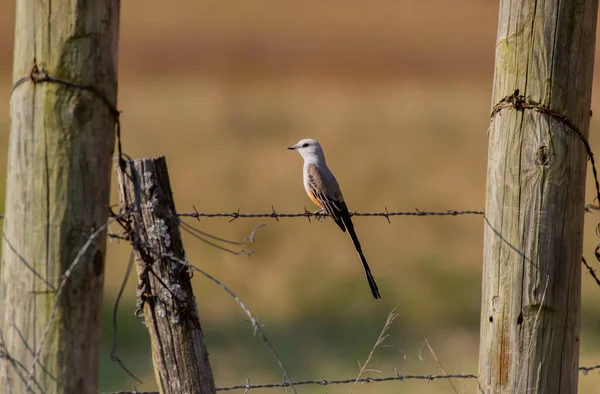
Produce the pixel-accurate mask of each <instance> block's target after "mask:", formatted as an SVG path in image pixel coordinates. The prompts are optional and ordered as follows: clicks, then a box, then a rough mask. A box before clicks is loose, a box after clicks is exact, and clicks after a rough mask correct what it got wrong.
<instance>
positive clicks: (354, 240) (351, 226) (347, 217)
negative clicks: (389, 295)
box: [341, 211, 381, 300]
mask: <svg viewBox="0 0 600 394" xmlns="http://www.w3.org/2000/svg"><path fill="white" fill-rule="evenodd" d="M341 219H342V222H343V223H344V226H345V227H346V230H347V231H348V235H350V238H351V239H352V243H353V244H354V247H355V248H356V251H357V252H358V256H359V257H360V262H361V263H362V265H363V268H364V269H365V275H366V276H367V281H368V282H369V287H370V288H371V293H373V297H375V299H376V300H377V299H381V295H380V294H379V289H378V288H377V283H375V278H373V274H372V273H371V269H370V268H369V264H367V259H366V258H365V255H364V254H363V252H362V247H361V246H360V242H359V241H358V237H357V236H356V232H355V231H354V224H353V223H352V219H351V218H350V214H349V213H348V212H347V211H346V212H344V213H343V214H342V215H341Z"/></svg>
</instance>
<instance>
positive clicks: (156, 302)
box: [117, 157, 215, 394]
mask: <svg viewBox="0 0 600 394" xmlns="http://www.w3.org/2000/svg"><path fill="white" fill-rule="evenodd" d="M133 168H134V169H133V171H132V173H131V176H129V177H128V176H127V175H126V174H124V173H123V172H121V170H120V169H118V170H117V174H118V181H119V195H120V198H121V204H122V205H123V207H125V208H126V209H131V210H132V213H131V215H130V216H131V218H132V219H133V220H132V230H133V231H132V234H131V235H130V237H131V239H132V241H133V245H134V247H135V248H136V255H137V258H136V268H137V272H138V286H139V289H140V293H141V294H140V296H141V297H142V299H143V300H144V303H143V311H144V319H145V322H146V326H147V327H148V331H149V333H150V340H151V342H152V362H153V364H154V374H155V376H156V382H157V385H158V387H159V389H160V392H161V394H186V393H187V394H196V393H202V394H213V393H215V383H214V380H213V375H212V371H211V369H210V364H209V361H208V352H207V351H206V347H205V345H204V335H203V334H202V327H201V326H200V317H199V314H198V308H197V305H196V300H195V298H194V294H193V292H192V285H191V281H190V271H189V270H188V269H187V267H186V266H185V265H183V264H182V263H183V262H184V261H185V258H186V257H185V251H184V249H183V243H182V241H181V233H180V231H179V223H178V217H177V213H176V211H175V203H174V202H173V195H172V192H171V184H170V181H169V173H168V171H167V162H166V160H165V158H164V157H157V158H150V159H140V160H136V161H134V165H133Z"/></svg>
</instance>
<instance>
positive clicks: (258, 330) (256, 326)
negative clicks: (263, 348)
mask: <svg viewBox="0 0 600 394" xmlns="http://www.w3.org/2000/svg"><path fill="white" fill-rule="evenodd" d="M163 257H166V258H168V259H171V261H174V262H176V263H179V264H181V265H183V266H184V267H187V268H188V269H192V270H194V271H196V272H200V273H201V274H202V275H204V276H205V277H207V278H208V279H210V280H212V281H213V282H215V283H216V284H217V285H219V286H221V287H222V288H223V289H224V290H225V291H226V292H227V293H229V295H230V296H231V297H233V299H234V300H235V301H236V302H237V303H238V305H239V306H240V308H242V310H243V311H244V312H245V313H246V316H248V318H249V319H250V323H251V324H252V328H253V330H254V335H257V334H258V335H259V336H260V338H261V339H262V340H263V341H264V342H265V344H266V345H267V347H268V348H269V350H270V351H271V354H273V357H275V360H276V361H277V364H279V368H280V369H281V371H282V372H283V376H284V380H285V381H288V382H290V384H289V385H288V386H286V387H289V388H291V389H292V392H293V393H294V394H296V388H295V387H294V386H295V383H291V381H292V379H291V377H290V374H289V373H288V371H287V369H286V367H285V365H284V364H283V361H281V358H280V357H279V355H278V354H277V351H276V350H275V348H274V347H273V345H272V344H271V342H270V341H269V340H268V339H267V336H266V335H265V334H264V332H263V331H262V329H261V325H260V324H259V323H258V320H257V319H256V318H255V317H254V315H252V312H250V309H248V307H247V306H246V305H245V304H244V303H243V302H242V300H240V298H239V297H238V296H237V295H236V294H235V293H234V292H233V291H231V289H229V287H227V286H226V285H224V284H223V283H222V282H221V281H219V280H218V279H216V278H215V277H213V276H212V275H210V274H208V273H206V272H204V271H203V270H201V269H200V268H198V267H196V266H194V265H193V264H191V263H190V262H189V261H188V260H187V257H186V259H185V260H181V259H179V258H177V257H175V256H174V255H172V254H167V253H163Z"/></svg>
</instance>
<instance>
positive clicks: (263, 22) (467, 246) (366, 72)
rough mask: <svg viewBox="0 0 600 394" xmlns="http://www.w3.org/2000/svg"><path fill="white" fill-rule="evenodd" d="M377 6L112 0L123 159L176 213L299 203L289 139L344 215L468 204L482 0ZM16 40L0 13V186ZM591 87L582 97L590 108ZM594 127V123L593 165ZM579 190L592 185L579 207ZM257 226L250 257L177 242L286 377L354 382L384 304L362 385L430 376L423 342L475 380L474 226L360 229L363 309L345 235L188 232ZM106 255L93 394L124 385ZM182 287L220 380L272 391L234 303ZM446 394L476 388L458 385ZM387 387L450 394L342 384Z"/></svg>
mask: <svg viewBox="0 0 600 394" xmlns="http://www.w3.org/2000/svg"><path fill="white" fill-rule="evenodd" d="M378 3H379V4H377V5H375V4H374V3H369V2H366V1H362V2H361V1H349V0H346V1H341V0H339V1H326V2H281V1H277V0H261V1H258V0H255V1H251V2H250V1H248V2H241V1H239V2H237V1H236V2H234V1H229V2H227V1H202V2H196V1H191V0H187V1H186V0H183V1H179V2H176V3H174V5H167V4H166V3H165V2H163V1H156V0H146V1H143V2H141V1H124V2H123V3H122V12H121V41H120V48H119V64H120V69H119V73H120V75H119V101H118V107H119V109H121V110H122V111H123V113H122V127H123V146H124V150H125V152H126V153H128V154H129V155H131V156H133V157H143V156H152V155H166V157H167V162H168V165H169V169H170V174H171V182H172V186H173V190H174V192H175V199H176V205H177V208H178V210H179V211H181V212H183V211H191V210H192V204H194V205H195V206H196V207H197V208H198V210H200V211H204V212H218V211H234V210H237V209H238V208H239V209H241V211H242V212H261V211H269V210H270V209H271V206H272V205H273V206H274V207H275V209H276V210H277V211H278V212H299V211H302V210H303V209H304V207H307V208H309V209H313V208H314V207H313V206H312V203H311V202H310V201H309V200H308V198H307V197H306V196H305V195H304V191H303V187H302V180H301V167H302V164H301V163H302V161H301V158H300V157H299V156H298V155H297V154H296V153H293V152H289V151H287V150H286V149H285V148H286V147H287V146H288V145H291V144H293V143H295V142H297V141H298V140H299V139H301V138H315V139H318V140H319V141H320V142H321V143H322V145H323V146H324V149H325V152H326V154H327V158H328V163H329V165H330V167H331V168H332V169H333V171H334V172H335V173H336V175H337V178H338V180H339V182H340V184H341V185H342V188H343V190H344V193H345V196H346V199H347V201H348V203H349V205H350V208H351V209H353V210H358V211H381V210H383V209H384V207H387V208H388V209H389V210H413V209H415V208H419V209H422V210H445V209H483V207H484V198H485V195H484V191H485V181H486V179H485V174H486V166H487V162H486V160H487V135H486V130H487V127H488V121H489V112H490V107H491V103H490V97H491V86H492V77H493V64H494V48H495V35H496V26H497V15H498V14H497V9H498V2H497V1H490V0H455V1H452V2H440V1H436V0H421V1H418V2H417V1H380V2H378ZM13 33H14V4H13V2H12V1H11V2H3V3H2V6H0V90H2V91H3V92H4V94H3V95H1V96H0V108H2V110H1V111H0V133H1V134H0V135H1V137H2V138H0V173H5V171H6V150H7V145H8V134H9V126H8V124H9V123H8V119H9V106H8V103H9V97H8V92H9V90H10V87H11V81H12V78H13V76H12V74H11V69H12V47H13V36H14V34H13ZM597 63H599V62H597ZM50 71H51V70H50ZM14 77H15V78H17V77H20V76H14ZM598 92H599V90H598V84H596V85H595V90H594V105H593V108H592V109H593V110H594V112H595V113H600V109H599V108H598V106H597V102H596V101H597V100H596V97H597V94H598ZM599 126H600V125H599V123H598V117H594V118H592V129H591V142H592V148H594V149H595V151H596V152H600V150H599V148H600V145H599V144H598V142H597V138H596V134H597V130H598V128H599ZM589 173H590V175H591V171H589ZM590 180H591V178H590ZM4 187H5V186H4V183H3V182H2V184H1V185H0V204H3V203H4ZM113 191H114V188H113ZM593 196H594V193H593V188H592V184H591V183H589V186H588V191H587V201H588V202H591V201H592V199H593ZM113 202H115V203H116V202H118V199H117V197H116V194H115V193H113ZM1 211H2V205H0V212H1ZM596 220H597V218H596V217H594V216H592V215H589V216H588V217H587V222H586V244H585V250H584V252H585V256H586V257H587V258H588V261H592V262H594V264H596V267H597V263H596V262H595V260H594V257H593V248H594V245H595V243H596V242H598V239H597V238H596V237H595V235H594V225H595V223H594V222H595V221H596ZM260 223H266V224H267V226H266V227H265V228H263V229H262V230H260V232H259V233H258V236H257V238H256V243H255V244H254V245H253V247H254V249H255V253H254V255H253V256H252V257H251V258H249V259H248V258H245V257H235V256H231V255H229V254H225V253H223V252H221V251H218V250H216V249H214V248H211V247H209V246H207V245H204V244H201V243H199V241H197V240H194V239H191V238H189V237H186V239H185V242H186V249H187V252H188V256H189V258H190V260H191V262H192V263H194V264H196V265H198V266H200V267H201V268H202V269H204V270H206V271H208V272H209V273H211V274H213V275H215V276H216V277H218V278H219V279H220V280H222V281H223V282H224V283H225V284H227V285H228V286H229V287H231V288H232V289H233V290H234V291H235V292H236V293H237V294H238V295H239V297H240V298H241V299H242V300H243V301H244V302H245V303H246V304H247V305H248V306H249V307H250V309H251V310H252V311H253V312H254V314H255V315H256V316H257V317H258V318H259V319H260V321H261V322H262V323H263V324H265V328H264V331H265V333H266V335H267V336H268V337H269V338H270V339H271V341H272V342H273V344H274V346H275V348H276V349H277V350H278V351H279V353H280V355H281V357H282V359H283V361H284V363H285V364H286V365H287V367H288V369H289V372H290V374H291V376H292V377H293V378H294V379H295V380H299V379H323V378H327V379H343V378H351V377H354V376H356V374H357V373H358V365H357V362H361V363H362V362H364V360H365V359H366V357H367V355H368V353H369V351H370V350H371V347H372V346H373V344H374V342H375V340H376V338H377V335H378V334H379V331H380V329H381V327H382V326H383V324H384V322H385V318H386V316H387V314H388V313H389V311H390V310H391V309H392V308H397V309H396V312H397V313H398V314H399V317H398V318H397V319H396V321H395V323H394V324H393V326H392V327H391V328H390V330H389V331H388V333H389V334H390V336H389V337H388V338H387V340H386V342H385V345H388V346H385V347H381V348H379V349H378V350H377V351H376V352H375V355H374V358H373V361H372V364H370V368H371V369H372V370H371V371H369V372H367V373H366V375H367V376H373V377H376V376H388V375H392V374H393V373H394V368H397V369H398V371H400V372H401V373H405V374H408V373H414V374H428V373H440V372H441V371H440V369H439V367H438V365H437V363H436V362H435V360H434V359H433V357H432V356H431V354H430V352H429V351H428V349H427V348H426V347H425V346H424V345H423V343H424V340H425V339H428V340H429V342H430V344H431V346H432V347H433V349H434V350H435V352H436V354H437V356H438V358H439V359H440V361H441V362H442V363H443V364H444V366H445V369H446V372H448V373H452V372H465V373H476V372H477V353H478V335H479V307H480V276H481V256H482V229H483V222H482V219H481V218H480V217H447V218H435V217H427V218H410V217H401V218H393V219H392V223H391V224H388V223H387V222H386V221H385V219H381V218H379V219H378V218H356V219H355V225H356V227H357V232H358V234H359V237H360V238H361V241H362V244H363V247H364V250H365V253H366V255H367V258H368V259H369V262H370V264H371V267H372V270H373V273H374V275H375V278H376V279H377V282H378V284H379V288H380V290H381V293H382V296H383V300H382V301H380V302H375V301H374V300H373V299H372V298H371V295H370V292H369V289H368V286H367V284H366V283H365V280H364V276H363V273H362V270H361V268H360V263H359V261H358V258H357V256H356V254H355V252H354V250H353V248H352V245H351V242H350V240H349V239H347V237H346V235H344V234H343V233H341V232H340V231H339V229H338V228H337V227H336V226H335V225H334V224H333V223H332V222H331V221H326V222H325V223H316V222H314V221H313V223H311V224H309V223H308V222H307V221H306V220H303V219H295V220H281V222H276V221H275V220H266V219H262V220H258V219H257V220H236V221H234V222H233V223H228V221H227V220H225V219H203V220H202V221H200V222H192V224H194V225H196V226H198V227H199V228H201V229H202V230H204V231H208V232H210V233H213V234H215V235H219V236H223V237H227V238H231V239H241V238H243V237H244V236H245V235H247V234H248V233H249V232H250V231H251V230H252V229H253V228H254V227H255V226H256V225H258V224H260ZM115 230H116V228H115ZM109 251H110V254H109V256H108V260H107V266H106V287H105V288H106V292H105V318H104V326H105V328H106V329H105V331H104V337H103V340H104V348H105V350H106V351H105V353H104V355H103V360H102V361H103V362H102V370H101V376H102V391H109V390H120V389H129V388H131V386H132V385H133V384H134V383H135V382H134V381H133V380H132V379H131V378H129V377H128V376H127V375H126V374H125V373H124V372H123V371H122V370H121V369H119V368H118V366H117V365H116V364H115V363H111V362H110V359H109V356H108V353H109V351H110V347H111V345H112V338H113V333H112V330H111V320H110V315H111V310H112V307H113V303H114V300H115V297H116V292H117V290H118V287H119V286H120V283H121V281H122V279H123V275H124V272H125V268H126V264H127V259H128V256H129V248H128V246H127V245H126V244H124V243H120V244H119V243H118V242H112V243H111V244H110V245H109ZM582 281H583V307H582V336H581V338H582V339H581V345H582V347H581V364H582V365H590V364H597V363H599V362H600V335H599V334H598V333H599V332H600V307H598V305H599V304H598V297H599V296H600V289H599V288H598V287H597V286H596V285H595V284H594V282H593V280H592V279H591V278H590V277H589V275H587V274H584V276H583V278H582ZM131 282H132V283H129V286H128V287H127V290H126V298H125V301H124V302H123V303H122V305H121V308H120V311H119V319H120V320H119V322H120V325H119V343H120V347H119V350H118V354H119V355H120V356H121V357H122V358H123V360H124V362H125V363H126V364H127V366H128V367H129V368H130V369H131V370H132V371H134V373H136V374H138V375H139V376H141V377H142V380H144V382H145V384H143V385H139V384H137V385H136V387H137V389H138V390H151V389H153V388H154V387H155V386H154V383H153V380H154V378H153V375H152V372H151V362H150V350H149V342H148V339H147V334H146V329H145V327H144V326H143V325H142V324H141V323H140V322H139V321H138V320H137V319H136V318H134V317H133V311H134V309H135V305H134V304H135V298H134V293H135V286H134V283H133V282H134V281H131ZM194 282H195V285H196V294H197V298H198V305H199V309H200V312H201V316H202V324H203V329H204V332H205V335H206V340H207V343H208V349H209V352H210V357H211V363H212V367H213V371H214V373H215V378H216V381H217V385H218V386H225V385H231V384H243V383H245V382H246V379H248V378H249V379H250V382H252V383H260V382H278V381H280V380H281V372H280V371H279V370H278V367H277V365H276V362H275V361H274V360H273V358H272V357H271V355H270V353H269V351H268V350H267V348H266V347H265V346H264V344H263V343H262V342H261V341H260V339H259V338H256V337H253V335H252V328H251V326H250V324H249V323H248V322H247V321H246V317H245V315H244V314H243V313H242V312H241V310H240V309H239V307H238V305H237V304H236V303H235V301H234V300H232V299H231V298H230V297H229V296H228V295H227V294H226V293H225V292H224V291H222V289H220V288H218V287H217V286H215V285H214V284H213V283H211V282H209V281H208V280H206V279H205V278H202V277H201V276H200V275H196V276H195V277H194ZM455 384H456V385H457V387H458V388H459V390H460V391H461V392H472V393H474V392H476V383H475V382H474V381H458V382H456V383H455ZM599 385H600V377H599V376H598V375H597V374H596V373H593V374H590V375H589V376H587V377H583V376H582V377H581V379H580V392H582V393H593V392H597V391H596V390H597V387H598V386H599ZM349 389H350V387H349V386H339V387H335V386H334V387H309V386H307V387H303V388H302V389H301V392H306V393H308V392H311V393H312V392H314V393H333V394H335V393H342V392H348V391H349ZM398 390H404V391H406V392H412V393H445V392H452V389H451V387H450V385H449V384H448V382H444V381H434V382H432V383H430V384H427V385H426V384H425V383H423V382H420V381H408V382H407V383H406V385H402V384H401V383H385V384H378V385H375V384H370V385H365V386H357V387H356V388H355V389H354V391H355V392H357V393H358V392H361V393H375V392H377V393H381V392H388V391H389V392H397V391H398ZM257 392H268V391H266V390H258V391H257Z"/></svg>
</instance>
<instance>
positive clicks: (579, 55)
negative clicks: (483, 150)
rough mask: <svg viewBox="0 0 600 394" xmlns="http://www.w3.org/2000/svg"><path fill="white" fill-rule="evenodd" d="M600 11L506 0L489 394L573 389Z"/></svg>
mask: <svg viewBox="0 0 600 394" xmlns="http://www.w3.org/2000/svg"><path fill="white" fill-rule="evenodd" d="M597 13H598V2H597V0H573V1H561V2H559V1H536V0H501V1H500V15H499V27H498V37H497V43H496V66H495V76H494V91H493V96H492V105H493V106H494V107H493V110H492V123H491V126H490V129H489V158H488V174H487V192H486V209H485V213H486V219H485V226H484V227H485V230H484V264H483V291H482V308H481V339H480V341H481V342H480V351H479V384H480V388H481V389H482V390H483V392H485V393H500V392H503V393H519V392H527V393H545V394H548V393H576V392H577V381H578V376H577V366H578V361H579V326H580V302H581V288H580V286H581V258H582V252H583V251H582V249H583V214H584V205H585V200H584V197H585V196H584V194H585V193H584V192H585V176H586V157H587V152H586V146H585V143H584V140H586V139H587V136H588V132H589V121H590V115H591V114H590V102H591V93H592V73H593V66H594V49H595V35H596V21H597ZM517 89H518V92H515V91H516V90H517Z"/></svg>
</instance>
